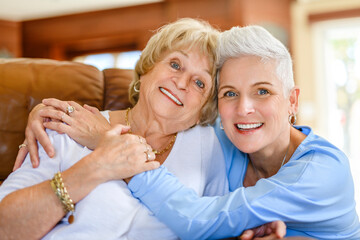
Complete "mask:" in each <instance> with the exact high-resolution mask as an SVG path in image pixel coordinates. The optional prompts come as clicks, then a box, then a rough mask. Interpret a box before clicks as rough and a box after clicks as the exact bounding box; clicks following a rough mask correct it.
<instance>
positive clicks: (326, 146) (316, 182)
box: [275, 127, 353, 197]
mask: <svg viewBox="0 0 360 240" xmlns="http://www.w3.org/2000/svg"><path fill="white" fill-rule="evenodd" d="M297 128H298V129H299V130H300V131H302V132H304V133H305V134H306V135H307V137H306V138H305V139H304V141H303V142H302V143H301V144H300V145H299V146H298V148H297V149H296V151H295V152H294V154H293V156H292V157H291V159H290V161H289V162H288V163H287V164H285V165H284V167H283V168H281V170H280V171H279V172H278V174H276V175H275V176H276V178H277V177H279V178H281V179H283V180H286V183H287V184H294V186H295V185H297V186H301V187H303V186H311V187H309V188H307V190H309V194H314V193H316V195H318V196H320V195H322V196H323V197H331V196H333V195H334V194H342V193H344V192H347V193H353V181H352V177H351V171H350V166H349V161H348V158H347V157H346V155H345V154H344V153H343V152H342V151H341V150H340V149H338V148H337V147H335V146H334V145H332V144H331V143H330V142H328V141H327V140H325V139H324V138H321V137H319V136H317V135H315V134H314V133H313V131H312V130H311V129H310V128H308V127H297ZM325 183H326V184H325Z"/></svg>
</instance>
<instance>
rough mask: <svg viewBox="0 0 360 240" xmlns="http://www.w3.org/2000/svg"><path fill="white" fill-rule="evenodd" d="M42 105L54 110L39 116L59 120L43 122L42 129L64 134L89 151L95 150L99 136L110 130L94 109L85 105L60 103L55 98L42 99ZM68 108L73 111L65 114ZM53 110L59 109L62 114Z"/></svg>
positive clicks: (108, 124) (69, 102)
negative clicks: (72, 108)
mask: <svg viewBox="0 0 360 240" xmlns="http://www.w3.org/2000/svg"><path fill="white" fill-rule="evenodd" d="M43 104H45V105H46V106H52V107H54V109H53V110H52V109H49V110H43V111H42V112H41V113H40V116H41V117H44V118H51V119H53V120H54V119H55V120H59V121H48V122H44V127H46V128H49V129H52V130H55V131H57V132H59V133H66V134H68V135H69V136H70V137H71V138H72V139H74V140H75V141H76V142H78V143H80V144H81V145H83V146H86V147H88V148H89V149H95V147H96V146H97V144H98V143H99V140H100V138H101V136H102V135H103V134H104V133H105V132H106V131H107V130H109V129H110V128H111V126H110V123H109V122H108V121H107V120H106V119H105V117H104V116H103V115H102V114H101V113H100V112H99V110H98V109H97V108H95V107H91V106H88V105H86V104H85V105H84V107H82V106H81V105H79V104H78V103H76V102H74V101H61V100H58V99H55V98H49V99H44V100H43ZM68 106H72V107H74V109H75V111H73V112H72V113H68V114H66V113H65V112H66V109H67V107H68ZM55 109H61V110H62V111H64V112H59V110H55ZM64 123H66V124H64Z"/></svg>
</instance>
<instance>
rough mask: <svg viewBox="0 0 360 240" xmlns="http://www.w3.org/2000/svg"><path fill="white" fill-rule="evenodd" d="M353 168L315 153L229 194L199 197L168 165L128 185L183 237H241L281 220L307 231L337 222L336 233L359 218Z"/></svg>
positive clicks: (334, 228)
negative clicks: (354, 193) (184, 184)
mask: <svg viewBox="0 0 360 240" xmlns="http://www.w3.org/2000/svg"><path fill="white" fill-rule="evenodd" d="M347 169H348V168H347V166H345V165H344V164H343V163H341V161H336V160H334V158H331V156H329V155H326V154H315V153H314V152H309V153H308V154H307V155H302V156H301V158H300V159H298V160H296V161H292V162H289V163H287V164H286V165H284V167H283V168H282V169H281V170H280V171H279V172H278V174H276V175H274V176H273V177H271V178H267V179H261V180H259V181H258V182H257V184H256V185H255V186H253V187H247V188H244V187H239V188H237V189H236V190H235V191H233V192H231V193H229V194H226V195H224V196H216V197H199V196H197V195H196V193H195V192H194V191H192V190H191V189H188V188H185V187H184V186H183V185H182V184H180V183H179V182H178V180H177V179H176V178H175V177H174V176H173V175H172V174H171V173H169V172H168V171H167V170H166V168H163V167H161V168H159V169H156V170H153V171H149V172H145V173H142V174H139V175H137V176H135V177H134V178H133V179H132V180H131V181H130V183H129V185H128V186H129V188H130V189H131V191H132V192H133V195H134V196H135V197H137V198H139V199H140V200H141V201H142V202H143V203H144V204H145V205H146V206H147V207H148V208H149V209H150V210H151V211H152V212H153V213H154V214H155V216H156V217H157V218H159V219H160V220H161V221H162V222H164V223H165V224H167V225H168V226H169V227H170V228H171V229H172V230H173V231H174V232H175V233H176V234H177V235H178V236H179V237H181V238H182V239H219V238H225V237H230V236H238V235H239V234H241V233H242V232H243V231H244V230H245V229H247V228H252V227H255V226H258V225H262V224H264V223H267V222H271V221H275V220H279V219H281V220H283V221H286V222H287V223H289V224H288V227H290V228H293V229H302V230H303V231H302V232H304V236H306V234H305V232H317V231H319V229H320V230H321V229H329V228H330V226H333V227H332V228H331V231H332V232H331V231H328V233H327V234H329V236H331V234H334V232H336V231H343V232H344V231H345V230H344V229H348V228H349V226H350V225H351V224H353V223H354V222H355V221H357V218H356V216H354V213H353V212H352V209H353V207H354V206H353V205H354V203H353V192H352V191H353V190H352V188H351V187H352V185H351V184H352V182H351V174H350V178H349V176H348V175H349V171H348V170H347ZM335 175H336V176H337V177H338V178H334V177H333V176H335ZM315 179H316V181H315ZM325 182H326V184H327V185H324V183H325ZM345 206H346V207H345ZM345 215H347V217H345V218H344V216H345ZM340 217H341V218H340Z"/></svg>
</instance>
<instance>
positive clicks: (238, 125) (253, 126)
mask: <svg viewBox="0 0 360 240" xmlns="http://www.w3.org/2000/svg"><path fill="white" fill-rule="evenodd" d="M261 125H263V124H262V123H251V124H236V126H237V128H239V129H245V130H248V129H254V128H258V127H260V126H261Z"/></svg>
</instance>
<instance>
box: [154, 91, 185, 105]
mask: <svg viewBox="0 0 360 240" xmlns="http://www.w3.org/2000/svg"><path fill="white" fill-rule="evenodd" d="M159 89H160V91H161V92H162V93H163V94H164V95H165V96H167V97H168V98H170V100H172V101H173V102H174V103H175V104H176V105H178V106H184V104H183V103H182V102H181V101H180V100H179V99H178V98H177V97H176V96H175V95H173V94H172V93H171V92H170V90H168V89H165V88H163V87H159Z"/></svg>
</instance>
